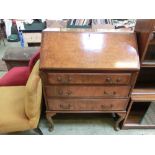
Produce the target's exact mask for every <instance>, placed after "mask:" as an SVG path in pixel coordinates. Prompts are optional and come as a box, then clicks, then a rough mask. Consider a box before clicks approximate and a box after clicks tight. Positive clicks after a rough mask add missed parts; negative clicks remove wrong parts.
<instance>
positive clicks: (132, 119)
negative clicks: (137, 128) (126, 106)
mask: <svg viewBox="0 0 155 155" xmlns="http://www.w3.org/2000/svg"><path fill="white" fill-rule="evenodd" d="M144 112H145V111H141V112H136V111H132V112H130V115H129V116H128V119H127V120H126V124H139V123H140V121H141V119H142V117H143V115H144Z"/></svg>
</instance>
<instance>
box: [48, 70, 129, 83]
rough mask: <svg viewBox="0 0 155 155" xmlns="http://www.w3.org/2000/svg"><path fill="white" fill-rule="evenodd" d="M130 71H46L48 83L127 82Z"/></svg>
mask: <svg viewBox="0 0 155 155" xmlns="http://www.w3.org/2000/svg"><path fill="white" fill-rule="evenodd" d="M130 79H131V74H130V73H119V74H118V73H48V74H47V81H48V84H125V85H127V84H129V83H130Z"/></svg>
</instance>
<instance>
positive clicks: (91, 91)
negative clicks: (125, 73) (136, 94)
mask: <svg viewBox="0 0 155 155" xmlns="http://www.w3.org/2000/svg"><path fill="white" fill-rule="evenodd" d="M45 88H46V89H45V90H46V94H47V96H48V97H91V98H93V97H103V98H104V97H106V98H107V97H127V96H128V94H129V90H130V87H129V86H80V85H77V86H65V85H64V86H54V85H53V86H46V87H45Z"/></svg>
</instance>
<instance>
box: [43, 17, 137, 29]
mask: <svg viewBox="0 0 155 155" xmlns="http://www.w3.org/2000/svg"><path fill="white" fill-rule="evenodd" d="M135 22H136V20H133V19H132V20H127V19H124V20H121V19H62V20H46V23H47V28H59V31H80V32H87V31H88V32H90V31H93V32H133V30H134V27H135Z"/></svg>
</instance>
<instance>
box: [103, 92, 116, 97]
mask: <svg viewBox="0 0 155 155" xmlns="http://www.w3.org/2000/svg"><path fill="white" fill-rule="evenodd" d="M104 95H108V96H113V95H116V92H115V91H113V93H111V94H110V93H107V92H106V91H104Z"/></svg>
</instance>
